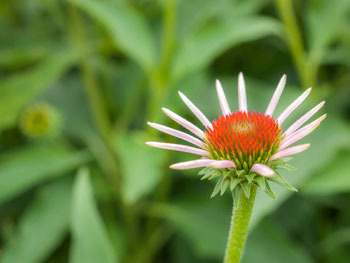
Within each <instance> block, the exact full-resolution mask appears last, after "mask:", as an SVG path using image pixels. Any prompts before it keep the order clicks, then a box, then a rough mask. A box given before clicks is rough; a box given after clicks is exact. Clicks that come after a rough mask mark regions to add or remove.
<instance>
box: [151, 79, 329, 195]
mask: <svg viewBox="0 0 350 263" xmlns="http://www.w3.org/2000/svg"><path fill="white" fill-rule="evenodd" d="M285 83H286V75H283V76H282V78H281V80H280V82H279V83H278V85H277V88H276V90H275V92H274V94H273V96H272V99H271V101H270V103H269V104H268V106H267V109H266V111H265V113H256V112H250V111H249V110H248V107H247V99H246V90H245V83H244V78H243V74H242V73H240V74H239V76H238V104H239V111H236V112H231V110H230V107H229V105H228V102H227V100H226V96H225V93H224V91H223V88H222V86H221V84H220V82H219V81H218V80H217V81H216V91H217V95H218V99H219V104H220V107H221V110H222V115H220V116H219V117H218V118H217V119H216V120H213V121H209V120H208V118H207V117H206V116H205V115H204V114H203V113H202V112H201V111H200V110H199V109H198V108H197V107H196V106H195V105H194V104H193V103H192V102H191V101H190V100H189V99H188V98H187V97H186V96H185V95H184V94H182V93H181V92H180V91H179V95H180V97H181V99H182V100H183V102H184V103H185V104H186V105H187V107H188V108H189V109H190V110H191V111H192V112H193V114H194V115H195V116H196V117H197V118H198V119H199V121H200V122H201V123H202V124H203V126H204V130H202V129H200V128H198V127H197V126H196V125H194V124H192V123H191V122H189V121H187V120H186V119H184V118H182V117H180V116H179V115H177V114H176V113H174V112H172V111H171V110H169V109H166V108H162V110H163V111H164V113H165V114H166V115H168V117H170V118H171V119H173V120H174V121H175V122H177V123H178V124H180V125H181V126H183V127H184V128H185V129H187V130H188V131H190V132H191V133H192V134H193V135H194V136H192V135H190V134H188V133H185V132H182V131H178V130H175V129H172V128H169V127H166V126H163V125H160V124H156V123H151V122H148V125H150V126H151V127H153V128H155V129H157V130H159V131H161V132H164V133H167V134H170V135H172V136H175V137H177V138H180V139H182V140H184V141H187V142H189V143H191V144H193V145H194V146H187V145H182V144H172V143H163V142H147V143H146V144H147V145H149V146H153V147H157V148H162V149H167V150H175V151H180V152H187V153H191V154H194V155H198V156H200V158H199V159H195V160H192V161H186V162H180V163H176V164H172V165H171V166H170V168H172V169H178V170H184V169H191V168H199V167H205V169H204V170H202V171H201V172H200V174H202V175H204V176H203V178H209V179H212V178H215V177H217V176H221V179H220V180H219V182H218V184H217V186H216V187H215V189H214V192H213V194H214V195H215V194H216V193H218V192H220V191H221V193H223V192H225V190H226V188H227V187H228V185H229V184H230V185H231V190H233V189H235V188H236V186H241V187H242V188H243V190H244V191H245V192H246V193H247V195H249V188H250V186H251V184H252V183H255V184H257V185H258V186H259V187H260V188H261V189H262V190H263V191H265V192H267V193H268V194H269V195H270V196H272V197H273V193H272V192H271V189H270V187H269V186H268V183H267V180H272V181H275V182H277V183H279V184H281V185H282V186H284V187H286V188H287V189H290V190H295V188H293V187H292V186H290V185H289V184H288V183H287V182H286V181H285V180H284V179H283V177H281V176H280V175H279V174H278V172H277V171H276V169H277V168H288V167H290V166H288V165H287V164H286V163H285V161H283V159H282V158H284V157H288V156H292V155H294V154H297V153H300V152H302V151H304V150H306V149H307V148H309V146H310V144H309V143H307V144H302V145H297V146H292V145H294V144H295V143H296V142H298V141H299V140H301V139H302V138H304V137H305V136H307V135H308V134H310V133H311V132H312V131H313V130H314V129H315V128H317V127H318V126H319V124H320V123H321V121H322V120H323V119H324V118H325V117H326V114H324V115H322V116H321V117H319V118H318V119H316V120H314V121H313V122H311V123H309V124H307V125H305V126H304V127H302V128H301V126H303V124H304V123H305V122H307V121H308V120H309V119H310V118H311V117H312V116H313V115H314V114H315V113H316V112H317V111H318V110H320V109H321V108H322V106H323V105H324V104H325V102H324V101H323V102H321V103H319V104H318V105H317V106H315V107H314V108H312V109H311V110H310V111H308V112H307V113H306V114H304V115H303V116H302V117H301V118H299V119H298V120H297V121H295V122H294V123H293V124H292V125H291V126H290V127H289V128H288V129H286V130H285V131H284V130H283V128H282V124H283V122H284V121H285V120H286V118H287V117H288V116H289V115H290V114H291V113H292V112H293V111H294V110H295V109H296V108H297V107H298V106H299V105H300V104H301V103H302V102H303V101H304V100H305V99H306V98H307V96H308V95H309V94H310V92H311V88H309V89H307V90H306V91H305V92H304V93H302V94H301V95H300V96H299V97H298V98H296V99H295V100H294V101H293V102H292V103H291V104H290V105H289V106H288V107H287V108H286V109H285V110H284V111H283V112H282V113H281V114H280V115H279V116H278V117H277V118H276V119H275V118H274V117H273V113H274V110H275V108H276V106H277V103H278V101H279V98H280V96H281V94H282V92H283V89H284V86H285ZM266 190H267V191H266Z"/></svg>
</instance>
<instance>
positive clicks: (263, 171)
mask: <svg viewBox="0 0 350 263" xmlns="http://www.w3.org/2000/svg"><path fill="white" fill-rule="evenodd" d="M251 170H252V171H254V172H256V173H258V174H260V175H261V176H264V177H272V176H273V175H274V174H275V171H274V170H272V169H271V168H270V167H268V166H267V165H266V164H261V163H255V164H253V166H252V168H251Z"/></svg>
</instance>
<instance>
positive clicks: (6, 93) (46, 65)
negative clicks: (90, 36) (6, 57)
mask: <svg viewBox="0 0 350 263" xmlns="http://www.w3.org/2000/svg"><path fill="white" fill-rule="evenodd" d="M83 54H86V49H84V48H80V49H79V50H77V49H65V50H63V51H61V52H57V53H55V54H52V55H50V56H48V57H47V58H46V59H45V60H44V61H42V62H40V63H39V64H38V65H36V66H33V67H32V68H30V69H28V70H27V71H25V72H22V73H16V74H14V75H12V76H10V77H7V78H3V79H1V81H0V94H1V96H0V115H1V118H0V129H3V128H7V127H9V126H12V125H14V124H15V123H16V121H17V118H18V114H19V112H20V111H21V109H22V108H23V107H24V106H25V105H26V104H28V103H30V101H31V100H33V99H34V98H35V97H36V96H38V95H39V94H40V93H41V92H43V90H45V89H46V88H48V87H49V86H50V85H52V84H54V83H55V82H56V81H57V80H58V79H59V78H60V77H61V76H62V75H63V74H64V73H65V72H66V71H67V70H68V69H69V68H70V67H71V66H72V65H73V64H74V63H75V62H77V60H78V59H79V58H80V57H81V56H82V55H83Z"/></svg>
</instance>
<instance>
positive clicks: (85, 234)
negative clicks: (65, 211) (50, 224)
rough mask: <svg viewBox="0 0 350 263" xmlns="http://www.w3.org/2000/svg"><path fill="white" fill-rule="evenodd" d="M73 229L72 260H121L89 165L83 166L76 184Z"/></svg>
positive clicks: (87, 261)
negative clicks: (101, 210)
mask: <svg viewBox="0 0 350 263" xmlns="http://www.w3.org/2000/svg"><path fill="white" fill-rule="evenodd" d="M71 230H72V247H71V254H70V261H69V262H70V263H81V262H86V263H89V262H91V263H93V262H105V263H116V262H117V259H116V255H115V253H114V251H113V246H112V245H111V242H110V239H109V237H108V234H107V231H106V227H105V226H104V223H103V221H102V218H101V215H100V214H99V212H98V209H97V207H96V203H95V200H94V196H93V191H92V186H91V183H90V178H89V171H88V170H87V169H86V168H82V169H80V171H79V173H78V175H77V177H76V180H75V183H74V187H73V198H72V217H71Z"/></svg>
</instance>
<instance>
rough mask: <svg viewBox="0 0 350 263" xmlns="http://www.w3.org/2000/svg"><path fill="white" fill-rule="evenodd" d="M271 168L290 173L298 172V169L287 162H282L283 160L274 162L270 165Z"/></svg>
mask: <svg viewBox="0 0 350 263" xmlns="http://www.w3.org/2000/svg"><path fill="white" fill-rule="evenodd" d="M269 166H270V167H271V168H272V169H274V170H275V169H283V170H286V171H289V172H293V171H295V170H297V168H295V167H294V166H292V165H290V164H288V163H287V162H286V160H282V159H277V160H275V161H272V162H271V163H269Z"/></svg>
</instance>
